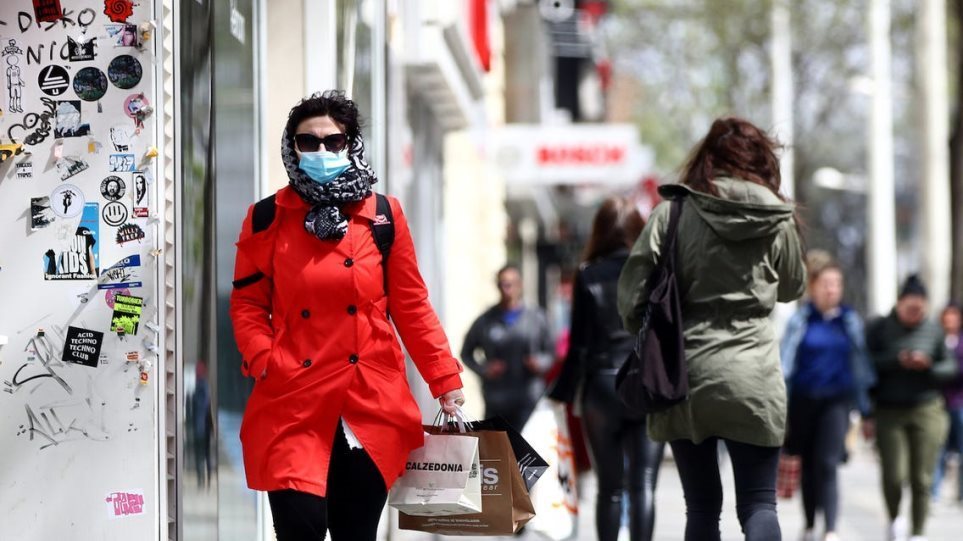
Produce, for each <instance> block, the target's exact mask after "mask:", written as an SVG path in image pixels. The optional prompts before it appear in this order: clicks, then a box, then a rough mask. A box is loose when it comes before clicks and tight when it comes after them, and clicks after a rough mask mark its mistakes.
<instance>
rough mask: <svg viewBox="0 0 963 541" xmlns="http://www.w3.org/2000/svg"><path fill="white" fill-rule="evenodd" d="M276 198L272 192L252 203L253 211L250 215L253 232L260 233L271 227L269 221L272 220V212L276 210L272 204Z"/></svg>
mask: <svg viewBox="0 0 963 541" xmlns="http://www.w3.org/2000/svg"><path fill="white" fill-rule="evenodd" d="M276 198H277V194H273V195H271V196H270V197H265V198H264V199H262V200H260V201H258V202H257V203H254V212H253V213H252V216H251V230H252V231H253V232H254V233H260V232H261V231H264V230H265V229H267V228H268V227H271V222H273V221H274V213H275V211H276V210H277V208H276V207H275V204H274V200H275V199H276Z"/></svg>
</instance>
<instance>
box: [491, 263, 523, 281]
mask: <svg viewBox="0 0 963 541" xmlns="http://www.w3.org/2000/svg"><path fill="white" fill-rule="evenodd" d="M512 270H513V271H515V272H517V273H518V275H519V276H521V275H522V269H521V268H520V267H519V266H518V265H516V264H515V263H506V264H505V265H504V266H503V267H502V268H500V269H498V272H496V273H495V277H496V278H501V277H502V275H503V274H505V273H506V272H508V271H512Z"/></svg>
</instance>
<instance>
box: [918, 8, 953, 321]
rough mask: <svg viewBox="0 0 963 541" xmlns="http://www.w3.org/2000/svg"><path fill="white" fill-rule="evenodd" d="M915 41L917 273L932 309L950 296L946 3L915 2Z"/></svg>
mask: <svg viewBox="0 0 963 541" xmlns="http://www.w3.org/2000/svg"><path fill="white" fill-rule="evenodd" d="M916 38H917V39H916V65H917V66H918V67H919V73H920V88H919V93H920V108H921V115H920V117H921V119H922V128H923V130H922V131H923V145H922V149H921V151H922V153H923V171H922V173H923V179H922V181H923V182H922V205H921V210H922V219H923V224H922V225H923V243H922V246H923V250H922V254H921V255H922V271H923V276H924V279H925V280H926V284H927V287H928V288H929V290H930V298H931V299H932V300H933V301H934V302H933V306H942V305H943V304H944V303H945V302H946V301H947V299H949V295H950V267H951V260H950V250H951V243H952V241H951V240H950V238H951V237H950V235H951V233H950V229H951V224H950V178H949V159H950V156H949V143H948V142H949V117H950V115H949V103H948V96H947V93H948V90H947V89H948V83H947V73H946V70H947V64H946V47H947V43H946V2H945V0H922V1H921V2H920V10H919V12H918V14H917V19H916Z"/></svg>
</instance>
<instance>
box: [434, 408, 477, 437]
mask: <svg viewBox="0 0 963 541" xmlns="http://www.w3.org/2000/svg"><path fill="white" fill-rule="evenodd" d="M477 421H478V420H477V419H475V418H474V417H470V416H469V415H468V414H467V413H465V411H464V410H462V409H461V408H460V407H458V406H455V413H454V414H449V413H445V410H444V409H442V408H439V409H438V413H436V414H435V420H434V421H433V422H432V423H431V424H432V426H437V427H439V428H441V429H442V431H444V430H445V429H446V428H447V427H449V426H451V425H455V426H457V427H458V432H460V433H462V434H464V433H467V432H471V431H472V430H474V429H473V428H472V426H471V425H472V423H475V422H477Z"/></svg>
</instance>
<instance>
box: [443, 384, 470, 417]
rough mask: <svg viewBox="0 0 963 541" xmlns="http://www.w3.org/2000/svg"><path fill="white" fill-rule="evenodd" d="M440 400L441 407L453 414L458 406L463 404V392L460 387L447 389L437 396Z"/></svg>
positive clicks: (447, 412)
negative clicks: (451, 389)
mask: <svg viewBox="0 0 963 541" xmlns="http://www.w3.org/2000/svg"><path fill="white" fill-rule="evenodd" d="M438 401H439V402H441V409H442V410H444V411H445V413H446V414H448V415H454V414H455V412H456V411H457V409H458V408H460V407H461V406H462V405H464V404H465V393H463V392H461V389H455V390H454V391H448V392H447V393H445V394H443V395H441V396H440V397H439V398H438Z"/></svg>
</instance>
